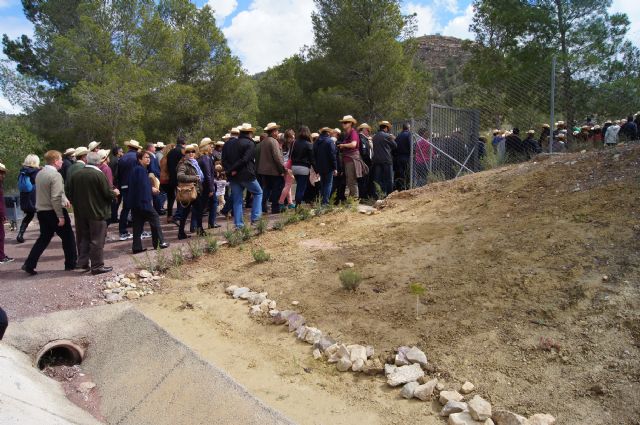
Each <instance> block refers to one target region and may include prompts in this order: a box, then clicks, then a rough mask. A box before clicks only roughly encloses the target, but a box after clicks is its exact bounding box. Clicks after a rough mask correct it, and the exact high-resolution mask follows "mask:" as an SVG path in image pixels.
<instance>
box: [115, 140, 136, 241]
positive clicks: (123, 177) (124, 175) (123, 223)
mask: <svg viewBox="0 0 640 425" xmlns="http://www.w3.org/2000/svg"><path fill="white" fill-rule="evenodd" d="M125 145H126V146H127V147H128V148H129V150H128V151H127V153H126V154H124V155H123V156H122V158H120V159H119V160H118V183H119V184H120V188H119V189H120V195H121V196H122V210H121V211H120V220H119V223H118V230H119V231H120V240H121V241H126V240H127V239H131V238H133V235H132V234H131V233H129V231H128V230H127V227H128V224H129V213H130V212H131V207H130V205H129V204H128V199H129V178H130V177H131V172H132V171H133V169H134V168H135V166H136V165H137V164H138V160H137V155H138V152H139V151H141V150H142V146H140V143H139V142H138V141H137V140H129V141H127V142H125Z"/></svg>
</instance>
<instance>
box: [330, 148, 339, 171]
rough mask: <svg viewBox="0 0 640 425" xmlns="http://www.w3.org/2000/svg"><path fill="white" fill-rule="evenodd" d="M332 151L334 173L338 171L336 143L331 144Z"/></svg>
mask: <svg viewBox="0 0 640 425" xmlns="http://www.w3.org/2000/svg"><path fill="white" fill-rule="evenodd" d="M330 149H331V151H330V152H331V164H332V165H333V171H338V150H337V148H336V145H335V144H334V143H331V144H330Z"/></svg>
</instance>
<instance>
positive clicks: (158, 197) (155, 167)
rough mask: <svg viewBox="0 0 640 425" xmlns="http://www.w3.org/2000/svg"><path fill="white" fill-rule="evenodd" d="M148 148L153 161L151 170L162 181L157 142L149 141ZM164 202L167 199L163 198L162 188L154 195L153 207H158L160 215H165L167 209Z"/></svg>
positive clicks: (157, 210)
mask: <svg viewBox="0 0 640 425" xmlns="http://www.w3.org/2000/svg"><path fill="white" fill-rule="evenodd" d="M146 150H147V152H148V153H149V156H150V157H151V162H150V163H149V172H150V173H152V174H153V175H154V176H155V177H156V179H158V181H160V161H159V160H158V158H157V157H156V144H155V143H147V145H146ZM164 202H165V200H164V199H163V198H162V189H161V190H160V191H159V192H158V193H157V194H154V195H153V207H154V208H155V209H156V212H157V213H158V215H164V214H165V213H166V211H164Z"/></svg>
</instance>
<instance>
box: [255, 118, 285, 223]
mask: <svg viewBox="0 0 640 425" xmlns="http://www.w3.org/2000/svg"><path fill="white" fill-rule="evenodd" d="M279 129H280V126H279V125H278V124H276V123H274V122H272V123H269V124H267V126H266V127H265V128H264V131H266V133H267V137H265V139H264V140H263V141H262V142H260V146H261V148H260V150H261V153H260V159H259V161H258V175H260V176H262V190H263V191H264V192H263V199H266V202H271V214H278V213H279V212H280V202H279V201H280V194H281V193H282V189H283V188H284V174H285V172H286V171H285V169H284V163H283V159H282V149H281V148H280V144H279V143H278V130H279Z"/></svg>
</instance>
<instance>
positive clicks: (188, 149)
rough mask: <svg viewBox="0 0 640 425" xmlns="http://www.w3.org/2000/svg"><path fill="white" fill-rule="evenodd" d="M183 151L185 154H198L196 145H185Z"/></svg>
mask: <svg viewBox="0 0 640 425" xmlns="http://www.w3.org/2000/svg"><path fill="white" fill-rule="evenodd" d="M184 151H185V152H198V145H196V144H195V143H193V144H191V145H186V146H185V147H184Z"/></svg>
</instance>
